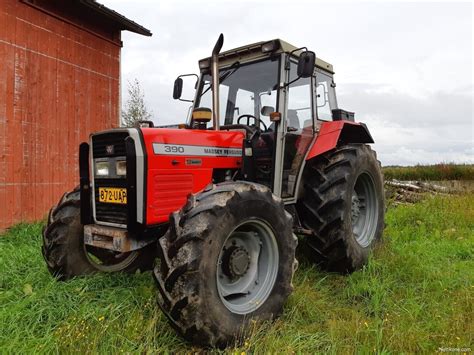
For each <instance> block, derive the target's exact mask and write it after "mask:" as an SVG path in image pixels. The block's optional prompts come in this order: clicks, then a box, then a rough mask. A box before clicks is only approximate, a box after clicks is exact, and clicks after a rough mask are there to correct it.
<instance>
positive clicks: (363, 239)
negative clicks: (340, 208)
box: [351, 172, 379, 248]
mask: <svg viewBox="0 0 474 355" xmlns="http://www.w3.org/2000/svg"><path fill="white" fill-rule="evenodd" d="M378 213H379V212H378V200H377V194H376V190H375V183H374V179H373V178H372V176H371V175H370V174H369V173H367V172H364V173H362V174H360V175H359V177H358V178H357V181H356V183H355V185H354V189H353V191H352V201H351V221H352V233H353V234H354V237H355V239H356V241H357V243H359V245H360V246H362V247H364V248H366V247H367V246H369V245H370V244H371V243H372V240H373V239H374V237H375V232H376V229H377V221H378Z"/></svg>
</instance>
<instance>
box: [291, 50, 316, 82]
mask: <svg viewBox="0 0 474 355" xmlns="http://www.w3.org/2000/svg"><path fill="white" fill-rule="evenodd" d="M315 61H316V54H314V52H311V51H304V52H302V53H301V54H300V58H299V60H298V68H297V71H296V74H297V75H298V77H300V78H309V77H310V76H312V75H313V72H314V63H315Z"/></svg>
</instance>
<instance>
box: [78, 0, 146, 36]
mask: <svg viewBox="0 0 474 355" xmlns="http://www.w3.org/2000/svg"><path fill="white" fill-rule="evenodd" d="M79 3H80V4H82V5H84V6H86V7H88V8H90V9H91V10H92V11H94V12H96V13H98V14H100V15H102V16H104V17H106V18H108V19H109V20H111V21H113V22H115V23H116V24H117V25H118V26H119V28H120V29H121V30H126V31H130V32H135V33H138V34H141V35H144V36H151V35H152V33H151V31H150V30H149V29H147V28H145V27H143V26H141V25H139V24H138V23H136V22H134V21H132V20H130V19H128V18H126V17H125V16H123V15H121V14H119V13H118V12H116V11H114V10H112V9H109V8H108V7H107V6H105V5H103V4H100V3H98V2H97V1H95V0H79Z"/></svg>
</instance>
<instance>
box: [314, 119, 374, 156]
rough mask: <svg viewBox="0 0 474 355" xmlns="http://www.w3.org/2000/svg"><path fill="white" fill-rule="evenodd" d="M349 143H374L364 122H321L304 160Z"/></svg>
mask: <svg viewBox="0 0 474 355" xmlns="http://www.w3.org/2000/svg"><path fill="white" fill-rule="evenodd" d="M350 143H374V140H373V138H372V136H371V135H370V132H369V130H368V128H367V126H366V125H365V124H363V123H360V122H351V121H332V122H323V123H322V124H321V127H320V129H319V133H318V135H317V136H316V138H315V141H314V144H313V145H312V146H311V148H310V150H309V152H308V155H307V156H306V160H309V159H312V158H314V157H316V156H318V155H321V154H323V153H326V152H328V151H330V150H331V149H334V148H336V147H337V146H340V145H344V144H350Z"/></svg>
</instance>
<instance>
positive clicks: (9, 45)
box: [0, 0, 151, 230]
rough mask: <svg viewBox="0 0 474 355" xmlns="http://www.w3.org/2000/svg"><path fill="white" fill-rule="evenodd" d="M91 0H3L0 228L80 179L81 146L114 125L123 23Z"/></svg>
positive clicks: (39, 210) (38, 212)
mask: <svg viewBox="0 0 474 355" xmlns="http://www.w3.org/2000/svg"><path fill="white" fill-rule="evenodd" d="M123 30H128V31H132V32H136V33H139V34H142V35H146V36H151V33H150V31H149V30H147V29H146V28H144V27H142V26H140V25H138V24H137V23H135V22H133V21H131V20H129V19H127V18H125V17H124V16H122V15H120V14H118V13H117V12H115V11H113V10H111V9H108V8H107V7H105V6H103V5H101V4H99V3H97V2H95V1H94V0H68V1H64V0H0V230H2V229H5V228H6V227H8V226H11V225H12V224H15V223H18V222H22V221H33V220H38V219H41V218H43V217H44V216H45V215H46V213H47V211H48V209H49V208H50V207H51V206H52V205H53V204H54V203H56V202H57V200H58V199H59V198H60V196H61V194H62V193H63V192H65V191H67V190H70V189H71V188H73V187H74V186H75V185H77V184H78V146H79V143H80V142H82V141H85V140H87V138H88V135H89V133H90V132H93V131H97V130H101V129H106V128H110V127H116V126H118V125H119V116H120V115H119V112H120V107H119V105H120V94H119V89H120V50H121V47H122V41H121V31H123Z"/></svg>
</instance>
